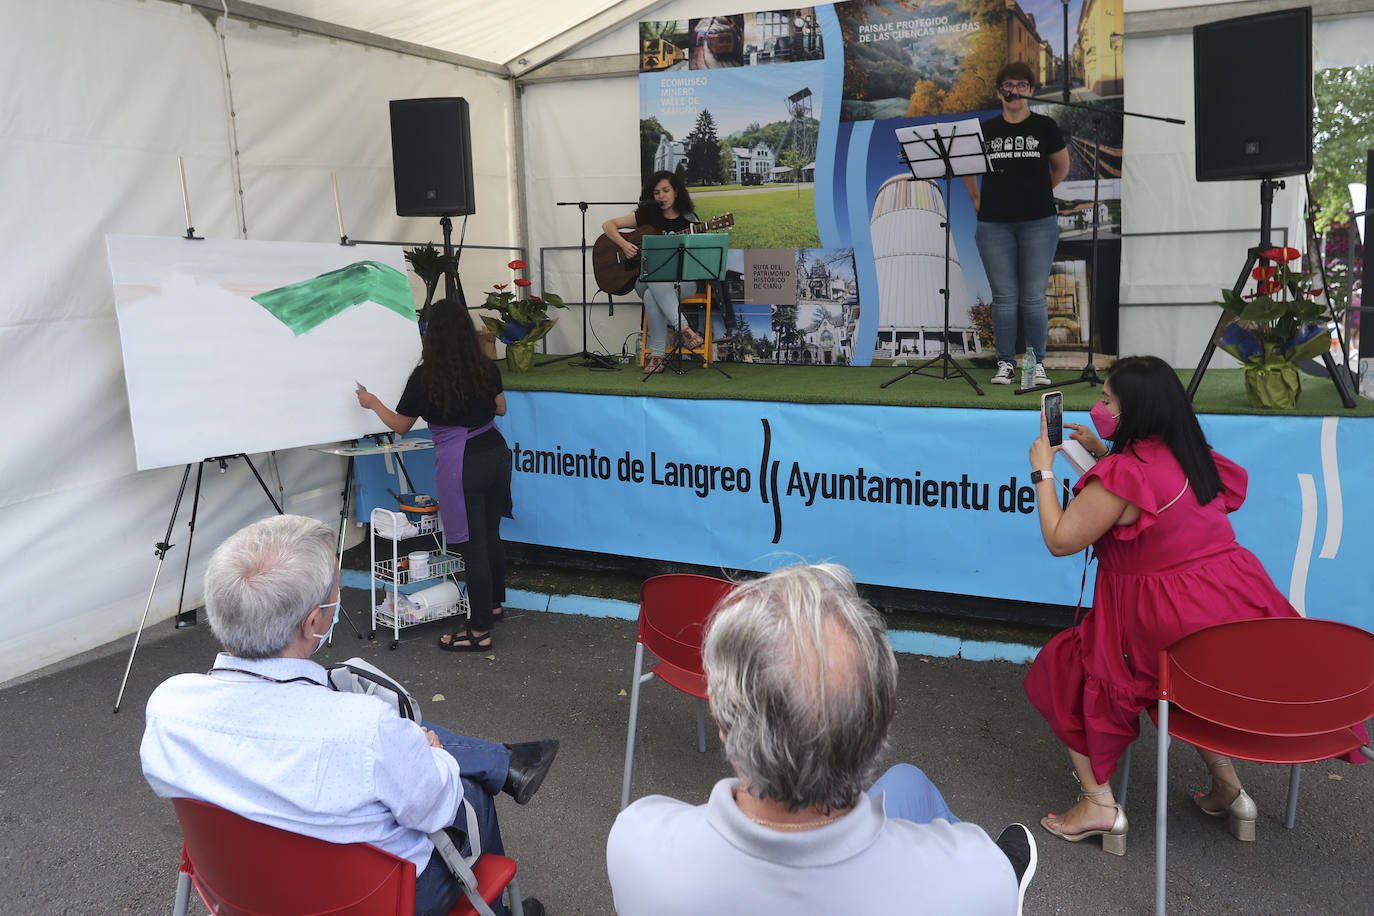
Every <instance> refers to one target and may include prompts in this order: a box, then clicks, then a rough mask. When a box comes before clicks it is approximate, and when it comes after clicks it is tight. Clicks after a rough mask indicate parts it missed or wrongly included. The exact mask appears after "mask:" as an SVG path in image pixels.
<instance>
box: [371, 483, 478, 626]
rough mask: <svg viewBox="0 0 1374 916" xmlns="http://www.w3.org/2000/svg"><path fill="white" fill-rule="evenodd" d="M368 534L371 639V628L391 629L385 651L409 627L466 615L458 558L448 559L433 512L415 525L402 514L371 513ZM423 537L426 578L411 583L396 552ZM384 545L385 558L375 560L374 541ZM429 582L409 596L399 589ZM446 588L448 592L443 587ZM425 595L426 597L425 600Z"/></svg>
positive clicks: (406, 566) (404, 560) (405, 560)
mask: <svg viewBox="0 0 1374 916" xmlns="http://www.w3.org/2000/svg"><path fill="white" fill-rule="evenodd" d="M371 521H372V530H371V532H370V535H369V547H370V552H371V558H370V559H371V564H372V577H371V595H372V598H371V603H372V634H373V636H374V637H375V636H376V634H377V624H378V622H379V621H380V622H381V624H382V625H383V626H388V627H390V628H391V648H393V649H394V648H396V647H397V646H398V645H399V644H400V642H401V629H402V628H403V627H413V626H415V625H417V624H421V623H429V622H430V621H431V620H439V619H441V618H444V617H452V616H455V615H457V614H463V615H467V613H468V593H467V587H466V585H465V584H464V583H463V582H460V581H459V580H458V573H461V572H462V571H463V569H464V567H463V558H462V557H461V556H460V555H458V554H456V553H449V550H448V542H447V541H446V540H445V539H444V529H443V525H442V524H441V523H440V521H439V513H438V512H430V513H428V514H426V515H423V516H420V517H418V518H415V519H411V518H408V517H407V516H406V514H405V513H404V512H393V511H391V510H390V509H381V508H377V509H373V510H372V516H371ZM426 536H427V537H429V538H430V539H432V541H433V545H434V546H433V548H432V549H430V550H429V551H428V553H429V559H428V564H427V565H428V567H429V568H428V570H427V574H426V575H424V576H422V577H420V578H418V579H413V578H411V574H410V570H409V560H408V556H409V553H410V551H407V552H406V553H405V554H402V553H401V552H400V543H401V541H403V540H406V539H407V538H414V537H426ZM378 538H381V539H382V540H384V541H389V542H390V544H391V555H390V556H389V557H388V556H385V555H383V556H382V557H380V558H379V557H378V556H377V539H378ZM427 581H432V582H433V583H434V586H432V587H430V588H427V589H423V590H421V591H419V592H412V593H411V594H410V595H409V596H407V595H406V594H404V593H403V592H402V591H401V586H402V585H409V584H411V583H413V582H427ZM379 583H380V584H381V589H380V591H381V593H382V600H381V601H380V602H379V601H378V600H377V592H378V591H379V589H378V587H377V586H378V584H379ZM446 583H447V585H448V586H451V587H444V586H445V584H446ZM427 595H428V597H426V596H427Z"/></svg>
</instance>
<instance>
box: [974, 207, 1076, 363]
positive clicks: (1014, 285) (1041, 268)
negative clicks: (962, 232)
mask: <svg viewBox="0 0 1374 916" xmlns="http://www.w3.org/2000/svg"><path fill="white" fill-rule="evenodd" d="M973 239H974V241H975V242H977V243H978V256H979V257H981V258H982V259H983V269H984V270H985V271H986V272H987V275H988V286H990V287H991V288H992V333H993V335H994V336H995V337H996V338H997V359H998V360H1000V361H1003V362H1009V363H1013V364H1014V363H1016V322H1017V318H1018V317H1019V318H1020V320H1021V330H1022V332H1023V333H1024V335H1025V340H1026V346H1028V347H1031V348H1033V349H1034V350H1035V360H1036V362H1042V363H1043V362H1044V361H1045V339H1046V337H1047V336H1048V335H1049V327H1050V316H1049V310H1048V306H1047V305H1046V303H1045V287H1046V286H1047V285H1048V284H1049V282H1050V267H1051V265H1053V263H1054V250H1055V248H1057V247H1058V246H1059V218H1058V217H1056V216H1046V217H1044V218H1043V219H1028V220H1023V221H1021V222H1016V223H985V222H982V221H980V222H979V223H978V228H977V230H975V231H974V233H973Z"/></svg>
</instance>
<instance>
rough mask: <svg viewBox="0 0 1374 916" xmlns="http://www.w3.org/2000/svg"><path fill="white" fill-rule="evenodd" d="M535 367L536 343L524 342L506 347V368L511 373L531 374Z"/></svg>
mask: <svg viewBox="0 0 1374 916" xmlns="http://www.w3.org/2000/svg"><path fill="white" fill-rule="evenodd" d="M533 367H534V341H532V340H522V341H519V342H517V343H513V344H510V345H509V346H507V347H506V368H507V369H509V370H510V371H511V372H529V371H530V369H531V368H533Z"/></svg>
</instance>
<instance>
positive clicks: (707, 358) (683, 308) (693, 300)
mask: <svg viewBox="0 0 1374 916" xmlns="http://www.w3.org/2000/svg"><path fill="white" fill-rule="evenodd" d="M702 285H703V286H705V287H706V291H705V292H701V293H696V294H694V295H691V296H683V297H682V300H681V301H680V302H679V303H678V315H679V316H682V315H685V314H687V311H688V309H692V308H696V307H698V306H700V307H701V308H702V309H703V311H702V315H703V317H702V321H701V326H702V330H701V346H699V347H689V346H687V345H686V344H682V348H681V350H680V351H679V350H676V349H675V348H674V347H673V346H672V345H671V344H670V345H668V346H667V347H666V348H665V355H666V354H670V353H674V352H681V353H682V354H683V355H684V356H685V355H687V354H689V353H691V354H695V355H698V356H700V357H701V359H702V362H703V363H704V364H706V365H708V366H709V365H710V364H711V361H712V360H714V359H715V352H716V351H715V347H714V345H713V344H712V342H711V335H712V331H711V305H712V298H711V284H710V283H704V284H702ZM639 328H640V335H639V364H640V365H641V366H643V365H644V363H645V361H646V360H647V359H648V358H649V310H648V309H647V308H646V309H644V310H643V313H642V314H641V315H640V318H639Z"/></svg>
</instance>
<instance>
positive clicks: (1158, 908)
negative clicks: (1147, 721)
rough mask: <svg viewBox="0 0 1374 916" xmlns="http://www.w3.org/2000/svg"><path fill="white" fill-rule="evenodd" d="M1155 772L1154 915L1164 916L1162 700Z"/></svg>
mask: <svg viewBox="0 0 1374 916" xmlns="http://www.w3.org/2000/svg"><path fill="white" fill-rule="evenodd" d="M1155 772H1156V776H1155V914H1156V916H1164V869H1165V866H1166V865H1167V861H1166V859H1167V852H1168V850H1167V846H1168V837H1169V831H1168V826H1167V824H1166V823H1165V817H1166V811H1165V802H1166V798H1165V796H1166V795H1167V794H1168V792H1167V786H1168V782H1169V703H1168V701H1167V700H1162V699H1161V700H1160V701H1159V755H1158V762H1157V764H1156V768H1155Z"/></svg>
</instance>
